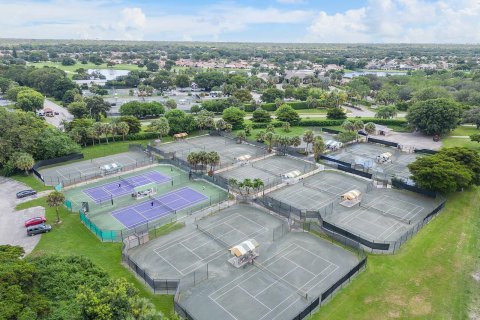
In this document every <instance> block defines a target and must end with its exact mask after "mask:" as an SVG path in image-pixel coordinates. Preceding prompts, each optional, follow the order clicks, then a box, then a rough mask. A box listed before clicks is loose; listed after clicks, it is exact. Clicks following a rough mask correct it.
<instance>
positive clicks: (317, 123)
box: [252, 118, 407, 129]
mask: <svg viewBox="0 0 480 320" xmlns="http://www.w3.org/2000/svg"><path fill="white" fill-rule="evenodd" d="M349 120H351V121H355V120H362V121H363V122H364V123H368V122H373V123H376V124H381V125H387V126H388V125H399V126H400V125H405V124H406V123H407V122H406V121H405V120H399V119H375V118H361V119H349ZM344 121H345V120H328V119H302V120H301V121H300V122H299V123H298V126H300V127H333V126H340V125H342V123H343V122H344ZM271 123H272V124H273V126H274V127H276V128H278V127H281V126H282V124H283V122H282V121H273V122H271ZM267 126H268V123H253V124H252V128H253V129H264V128H266V127H267Z"/></svg>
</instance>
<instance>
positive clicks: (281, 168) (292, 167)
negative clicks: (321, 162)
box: [219, 156, 317, 186]
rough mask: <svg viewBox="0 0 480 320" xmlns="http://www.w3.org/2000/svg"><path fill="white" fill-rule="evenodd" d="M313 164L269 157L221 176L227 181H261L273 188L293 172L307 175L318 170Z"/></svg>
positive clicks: (280, 157) (285, 157)
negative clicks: (284, 176)
mask: <svg viewBox="0 0 480 320" xmlns="http://www.w3.org/2000/svg"><path fill="white" fill-rule="evenodd" d="M316 169H317V166H316V165H315V164H313V163H309V162H306V161H302V160H298V159H295V158H293V157H288V156H269V157H267V158H265V159H262V160H257V161H253V162H251V163H249V164H246V165H242V166H237V167H235V168H233V169H230V170H228V171H222V172H220V173H219V175H220V176H221V177H223V178H225V179H236V180H238V181H243V180H244V179H247V178H248V179H252V180H253V179H256V178H259V179H261V180H262V181H263V182H264V184H265V186H272V185H275V184H279V183H281V182H282V175H284V174H287V173H289V172H292V171H299V172H300V173H301V174H305V173H308V172H311V171H313V170H316Z"/></svg>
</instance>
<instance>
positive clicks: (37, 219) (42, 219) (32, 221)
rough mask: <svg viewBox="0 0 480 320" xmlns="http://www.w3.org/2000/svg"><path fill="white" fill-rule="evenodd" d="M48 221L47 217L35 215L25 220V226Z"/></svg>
mask: <svg viewBox="0 0 480 320" xmlns="http://www.w3.org/2000/svg"><path fill="white" fill-rule="evenodd" d="M45 222H47V219H45V217H35V218H31V219H28V220H27V221H25V228H27V227H30V226H36V225H37V224H42V223H45Z"/></svg>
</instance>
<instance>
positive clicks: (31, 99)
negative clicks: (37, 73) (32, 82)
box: [17, 90, 45, 112]
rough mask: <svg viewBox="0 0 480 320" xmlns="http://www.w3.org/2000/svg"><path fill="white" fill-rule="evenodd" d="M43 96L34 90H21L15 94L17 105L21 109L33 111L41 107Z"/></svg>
mask: <svg viewBox="0 0 480 320" xmlns="http://www.w3.org/2000/svg"><path fill="white" fill-rule="evenodd" d="M44 101H45V98H44V96H43V95H42V94H41V93H40V92H37V91H35V90H22V91H20V92H19V93H18V95H17V106H18V107H19V108H20V109H22V110H23V111H32V112H35V111H37V110H40V109H42V108H43V103H44Z"/></svg>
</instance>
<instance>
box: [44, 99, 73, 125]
mask: <svg viewBox="0 0 480 320" xmlns="http://www.w3.org/2000/svg"><path fill="white" fill-rule="evenodd" d="M43 108H50V109H52V110H53V112H58V113H59V114H58V115H55V116H53V117H45V121H47V122H48V123H49V124H51V125H53V126H55V127H57V128H59V129H61V130H63V125H62V121H63V120H67V121H72V120H73V115H72V114H71V113H70V112H68V110H67V109H65V108H64V107H62V106H60V105H58V104H56V103H55V102H53V101H50V100H48V99H45V102H44V104H43Z"/></svg>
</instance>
